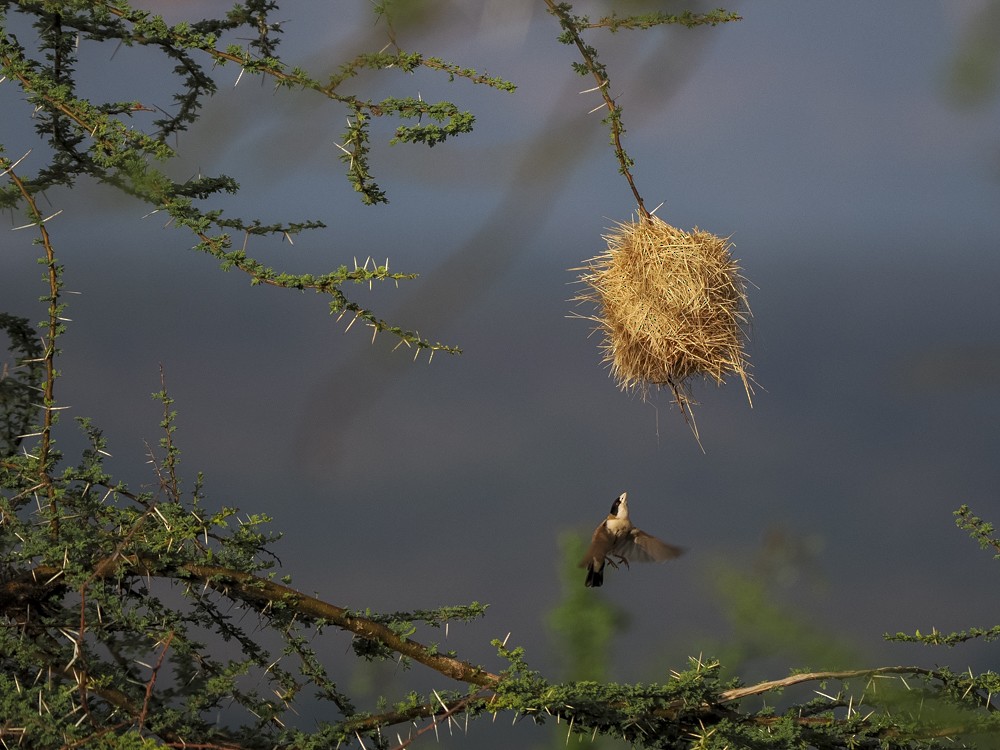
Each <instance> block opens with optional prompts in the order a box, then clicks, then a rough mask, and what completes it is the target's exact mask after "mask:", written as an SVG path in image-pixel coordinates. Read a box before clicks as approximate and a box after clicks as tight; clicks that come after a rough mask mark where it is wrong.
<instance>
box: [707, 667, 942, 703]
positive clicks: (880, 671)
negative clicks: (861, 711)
mask: <svg viewBox="0 0 1000 750" xmlns="http://www.w3.org/2000/svg"><path fill="white" fill-rule="evenodd" d="M890 674H898V675H907V674H908V675H921V676H927V677H934V676H936V675H937V673H936V672H935V671H934V670H931V669H923V668H922V667H876V668H875V669H850V670H846V671H841V672H802V673H800V674H793V675H789V676H788V677H783V678H781V679H780V680H768V681H766V682H759V683H757V684H756V685H748V686H746V687H740V688H734V689H733V690H726V691H725V692H723V693H722V694H721V695H720V696H719V701H720V703H726V702H728V701H736V700H740V699H741V698H747V697H749V696H751V695H760V694H761V693H767V692H770V691H772V690H780V689H782V688H786V687H791V686H792V685H798V684H800V683H803V682H818V681H821V680H850V679H853V678H855V677H880V676H882V675H890Z"/></svg>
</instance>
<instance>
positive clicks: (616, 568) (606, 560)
mask: <svg viewBox="0 0 1000 750" xmlns="http://www.w3.org/2000/svg"><path fill="white" fill-rule="evenodd" d="M619 559H621V558H619ZM604 562H606V563H607V564H608V565H610V566H611V567H612V568H614V569H615V570H618V564H617V563H616V562H615V561H614V560H612V559H611V558H610V557H605V558H604ZM626 564H627V563H626Z"/></svg>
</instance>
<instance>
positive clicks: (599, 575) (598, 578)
mask: <svg viewBox="0 0 1000 750" xmlns="http://www.w3.org/2000/svg"><path fill="white" fill-rule="evenodd" d="M603 584H604V566H603V565H602V566H601V567H599V568H596V567H595V566H594V563H593V562H591V563H590V564H589V565H587V581H586V584H585V585H586V586H587V587H588V588H589V587H595V588H596V587H597V586H602V585H603Z"/></svg>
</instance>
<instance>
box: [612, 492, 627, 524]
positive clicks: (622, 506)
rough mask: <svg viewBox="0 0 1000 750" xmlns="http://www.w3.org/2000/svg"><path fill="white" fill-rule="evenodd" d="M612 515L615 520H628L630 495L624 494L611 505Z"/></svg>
mask: <svg viewBox="0 0 1000 750" xmlns="http://www.w3.org/2000/svg"><path fill="white" fill-rule="evenodd" d="M611 515H612V516H614V517H615V518H628V493H627V492H623V493H622V494H620V495H619V496H618V499H617V500H615V501H614V503H612V505H611Z"/></svg>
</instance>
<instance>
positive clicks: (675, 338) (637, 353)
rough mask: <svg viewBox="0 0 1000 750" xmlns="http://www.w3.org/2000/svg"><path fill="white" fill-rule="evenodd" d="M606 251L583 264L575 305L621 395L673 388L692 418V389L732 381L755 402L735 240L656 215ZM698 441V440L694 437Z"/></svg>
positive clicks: (624, 226) (629, 227)
mask: <svg viewBox="0 0 1000 750" xmlns="http://www.w3.org/2000/svg"><path fill="white" fill-rule="evenodd" d="M604 239H605V240H606V241H607V243H608V249H607V251H606V252H604V253H602V254H601V255H599V256H597V257H596V258H592V259H591V260H589V261H587V262H586V265H585V266H584V267H583V268H577V269H574V270H576V271H579V272H580V281H582V282H583V283H584V284H586V286H587V289H586V290H585V291H583V292H581V293H580V294H579V295H578V296H577V297H576V298H575V301H577V302H587V303H593V304H594V305H595V306H596V307H597V313H596V314H595V315H593V316H583V317H587V319H589V320H592V321H594V322H596V323H597V324H598V325H597V327H596V329H595V330H597V331H600V332H602V333H603V335H604V341H603V343H602V345H601V347H602V349H603V350H604V361H605V362H607V363H609V364H610V368H611V374H612V375H613V376H614V378H615V380H616V381H617V382H618V385H619V387H620V388H621V389H622V390H638V391H639V392H641V393H642V395H643V397H646V395H647V393H648V391H649V389H650V387H665V388H670V390H671V392H672V393H673V397H674V400H675V401H676V403H677V404H678V406H679V407H680V408H681V411H682V413H683V414H684V416H685V418H686V419H687V418H688V417H689V416H691V406H692V404H693V403H694V402H693V401H692V399H691V395H690V393H691V392H690V382H691V380H692V379H696V378H698V377H699V376H700V377H702V378H705V379H709V380H712V381H714V382H715V383H716V385H721V384H722V383H723V382H724V380H725V378H726V377H727V376H730V375H735V376H736V377H738V378H739V379H740V381H741V382H742V383H743V386H744V388H745V389H746V393H747V399H748V400H751V403H752V394H753V389H752V380H751V378H750V376H749V375H748V369H749V363H748V361H747V355H746V353H745V351H744V344H745V342H746V339H747V336H746V329H747V326H748V324H749V318H750V307H749V305H748V303H747V297H746V293H745V285H746V281H745V279H744V278H743V277H742V276H741V275H740V268H739V266H738V265H737V263H736V261H734V260H733V258H732V256H731V255H730V252H729V250H730V248H731V247H732V245H731V243H730V242H729V240H728V239H723V238H721V237H717V236H716V235H714V234H711V233H710V232H703V231H701V230H700V229H698V228H697V227H695V228H694V229H693V230H691V232H685V231H683V230H681V229H677V228H676V227H672V226H670V225H669V224H667V223H666V222H665V221H663V220H662V219H660V218H658V217H656V216H645V217H640V218H639V219H638V220H637V221H630V222H626V223H621V224H618V226H617V227H615V228H614V230H613V231H612V232H611V233H610V234H608V235H606V236H605V237H604ZM696 434H697V432H696Z"/></svg>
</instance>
